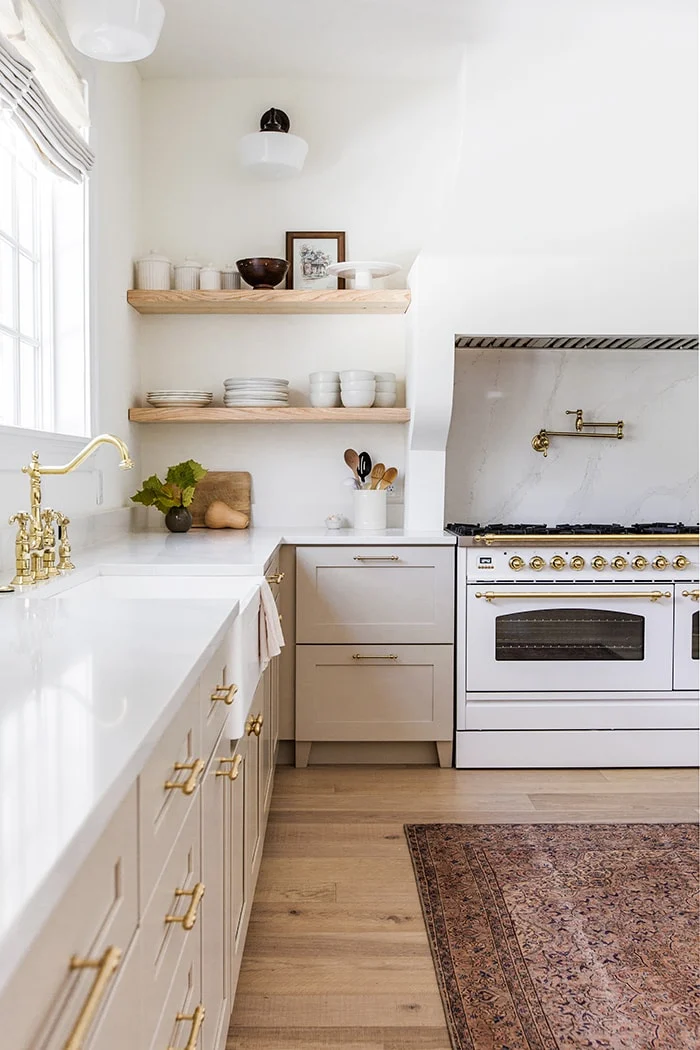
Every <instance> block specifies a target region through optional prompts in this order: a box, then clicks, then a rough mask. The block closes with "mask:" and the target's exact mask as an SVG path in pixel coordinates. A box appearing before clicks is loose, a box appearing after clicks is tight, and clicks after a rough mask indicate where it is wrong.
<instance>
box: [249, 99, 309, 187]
mask: <svg viewBox="0 0 700 1050" xmlns="http://www.w3.org/2000/svg"><path fill="white" fill-rule="evenodd" d="M289 127H290V124H289V117H288V116H287V114H286V113H285V112H284V110H281V109H268V110H267V112H265V113H263V115H262V117H261V118H260V131H254V132H253V133H252V134H250V135H244V136H243V138H242V139H241V140H240V142H239V144H238V154H239V157H240V161H241V164H242V165H243V167H244V168H247V170H248V171H250V172H252V173H253V174H255V175H260V176H261V177H262V178H265V179H284V178H289V177H290V176H292V175H298V174H299V172H300V171H301V169H302V168H303V167H304V161H305V160H306V154H307V153H308V151H309V144H308V142H306V141H305V140H304V139H302V138H300V137H299V136H298V135H290V134H289Z"/></svg>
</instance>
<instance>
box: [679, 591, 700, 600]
mask: <svg viewBox="0 0 700 1050" xmlns="http://www.w3.org/2000/svg"><path fill="white" fill-rule="evenodd" d="M681 594H682V595H683V597H684V598H692V599H693V601H694V602H697V601H698V600H700V591H681Z"/></svg>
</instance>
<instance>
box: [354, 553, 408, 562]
mask: <svg viewBox="0 0 700 1050" xmlns="http://www.w3.org/2000/svg"><path fill="white" fill-rule="evenodd" d="M352 560H353V561H400V560H401V559H400V558H399V556H398V554H353V556H352Z"/></svg>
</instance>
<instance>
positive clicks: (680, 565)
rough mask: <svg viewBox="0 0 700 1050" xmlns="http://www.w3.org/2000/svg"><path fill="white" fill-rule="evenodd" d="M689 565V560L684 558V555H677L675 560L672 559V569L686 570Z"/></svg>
mask: <svg viewBox="0 0 700 1050" xmlns="http://www.w3.org/2000/svg"><path fill="white" fill-rule="evenodd" d="M689 565H690V558H686V556H685V554H679V555H678V557H677V558H674V559H673V568H674V569H687V568H688V566H689Z"/></svg>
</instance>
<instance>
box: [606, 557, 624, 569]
mask: <svg viewBox="0 0 700 1050" xmlns="http://www.w3.org/2000/svg"><path fill="white" fill-rule="evenodd" d="M610 564H611V566H612V567H613V569H618V570H620V569H626V568H627V558H623V557H622V555H621V554H618V555H617V557H615V558H613V560H612V561H611V562H610Z"/></svg>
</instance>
